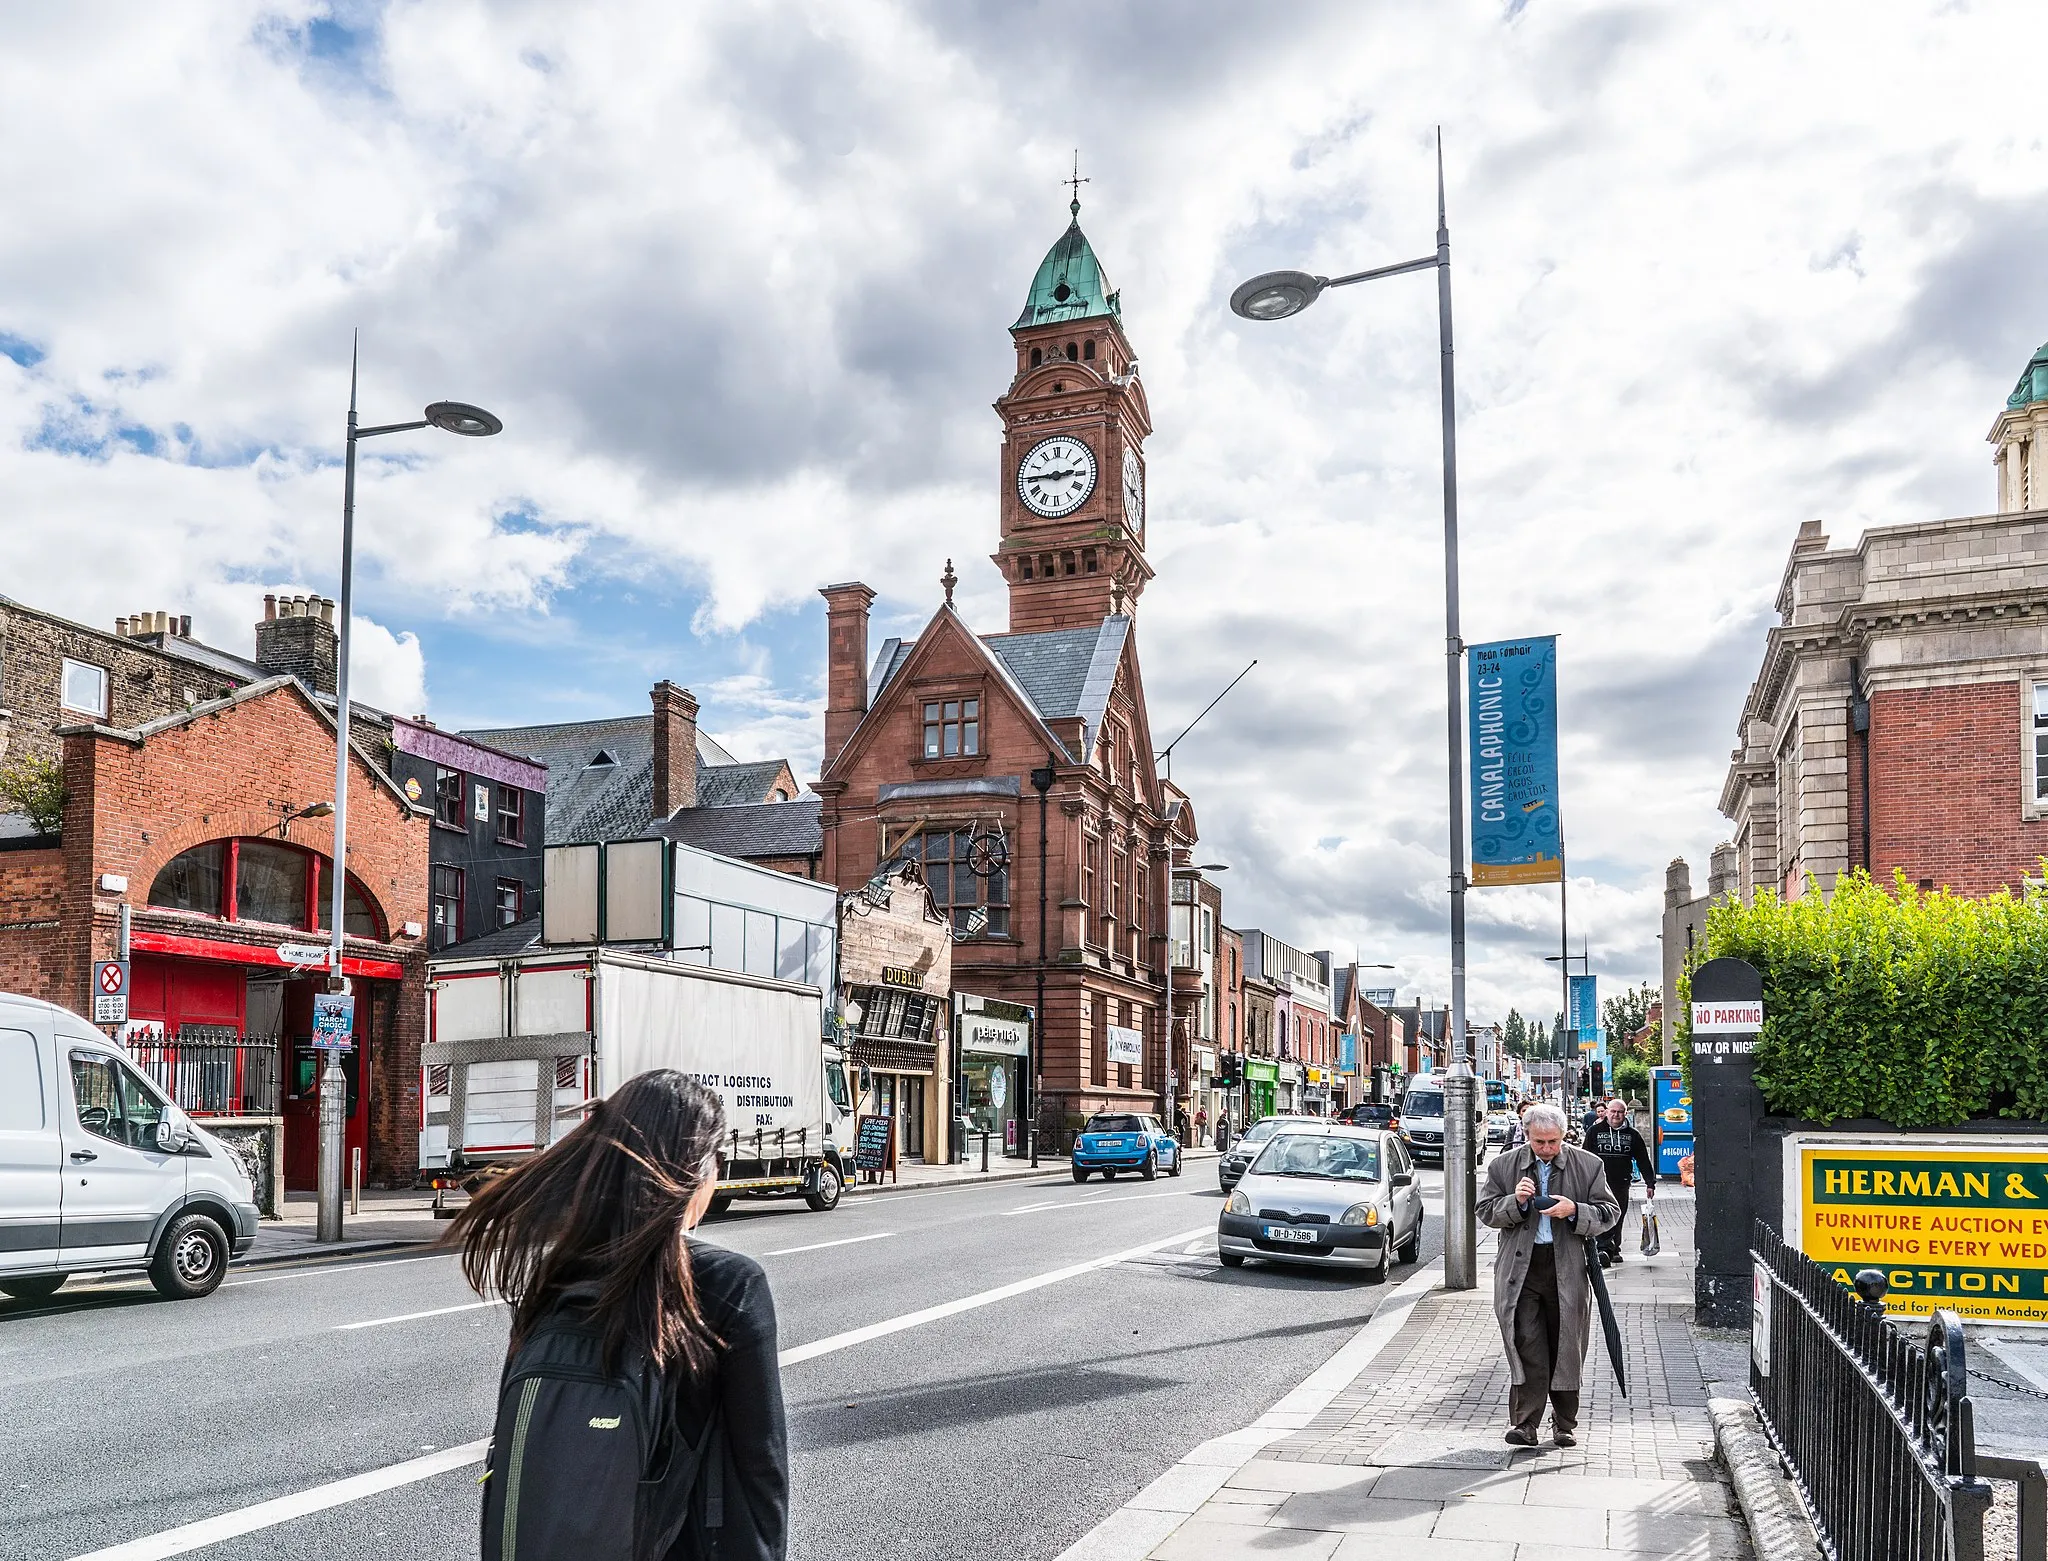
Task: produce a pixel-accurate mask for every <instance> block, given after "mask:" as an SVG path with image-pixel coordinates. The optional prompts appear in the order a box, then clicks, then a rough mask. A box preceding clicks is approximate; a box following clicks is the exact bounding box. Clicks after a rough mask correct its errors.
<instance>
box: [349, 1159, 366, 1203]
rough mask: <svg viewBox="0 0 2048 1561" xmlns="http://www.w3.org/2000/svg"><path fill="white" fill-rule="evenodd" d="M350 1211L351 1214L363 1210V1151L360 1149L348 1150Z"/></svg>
mask: <svg viewBox="0 0 2048 1561" xmlns="http://www.w3.org/2000/svg"><path fill="white" fill-rule="evenodd" d="M348 1212H349V1213H350V1214H351V1215H356V1214H360V1213H362V1212H363V1152H362V1150H360V1149H351V1150H350V1151H349V1152H348Z"/></svg>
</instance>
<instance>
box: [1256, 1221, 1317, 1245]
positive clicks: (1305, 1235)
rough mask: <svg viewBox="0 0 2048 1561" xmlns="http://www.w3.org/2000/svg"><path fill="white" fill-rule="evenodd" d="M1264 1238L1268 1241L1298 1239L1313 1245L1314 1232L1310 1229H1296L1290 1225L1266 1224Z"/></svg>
mask: <svg viewBox="0 0 2048 1561" xmlns="http://www.w3.org/2000/svg"><path fill="white" fill-rule="evenodd" d="M1266 1239H1267V1240H1268V1241H1299V1242H1303V1243H1306V1244H1309V1245H1313V1244H1314V1243H1315V1239H1316V1233H1315V1232H1314V1231H1312V1230H1296V1229H1295V1228H1294V1227H1293V1226H1292V1225H1268V1226H1267V1227H1266Z"/></svg>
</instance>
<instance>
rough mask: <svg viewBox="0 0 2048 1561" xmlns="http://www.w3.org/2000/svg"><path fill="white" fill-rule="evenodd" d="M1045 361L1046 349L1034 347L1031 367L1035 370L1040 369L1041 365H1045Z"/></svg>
mask: <svg viewBox="0 0 2048 1561" xmlns="http://www.w3.org/2000/svg"><path fill="white" fill-rule="evenodd" d="M1044 361H1045V349H1044V348H1042V347H1033V348H1032V349H1031V366H1032V367H1033V368H1034V369H1035V368H1037V367H1038V365H1039V364H1041V363H1043V362H1044Z"/></svg>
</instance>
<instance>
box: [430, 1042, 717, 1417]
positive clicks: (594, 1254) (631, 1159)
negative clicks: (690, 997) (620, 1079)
mask: <svg viewBox="0 0 2048 1561" xmlns="http://www.w3.org/2000/svg"><path fill="white" fill-rule="evenodd" d="M724 1133H725V1107H724V1105H723V1104H722V1103H721V1102H720V1101H719V1098H718V1096H716V1095H715V1094H713V1093H712V1092H711V1091H710V1090H708V1089H706V1088H704V1086H703V1085H701V1084H698V1083H696V1082H695V1081H694V1080H692V1079H689V1078H686V1077H685V1076H684V1075H682V1074H680V1073H677V1072H675V1071H674V1070H673V1069H668V1068H662V1069H658V1070H656V1071H654V1072H652V1073H642V1074H640V1075H639V1076H638V1077H636V1078H632V1079H628V1080H627V1081H626V1083H625V1084H624V1085H622V1086H621V1087H620V1088H619V1090H618V1091H617V1092H616V1093H614V1094H613V1095H611V1096H609V1097H608V1098H607V1099H604V1100H601V1101H599V1102H598V1104H597V1106H596V1108H595V1109H594V1110H593V1111H592V1112H591V1113H590V1117H589V1119H588V1120H587V1121H585V1122H584V1123H583V1124H582V1125H581V1126H580V1127H578V1128H576V1129H575V1130H574V1131H572V1132H570V1133H569V1134H568V1135H567V1136H566V1137H564V1138H563V1139H562V1141H561V1142H560V1143H558V1144H556V1145H554V1146H553V1147H552V1148H550V1149H548V1150H546V1151H544V1152H543V1153H541V1154H539V1155H536V1156H535V1157H534V1158H533V1159H532V1160H529V1161H528V1162H527V1163H526V1164H524V1165H522V1166H520V1167H519V1168H518V1169H517V1170H515V1171H512V1172H511V1173H510V1174H508V1175H506V1176H502V1177H500V1178H499V1179H498V1180H496V1181H495V1182H493V1183H491V1184H490V1185H489V1186H487V1187H485V1188H482V1189H481V1190H479V1191H478V1192H477V1193H476V1194H475V1196H473V1197H472V1198H471V1199H470V1201H469V1205H468V1207H466V1208H464V1209H463V1210H462V1211H461V1212H460V1213H458V1214H457V1215H456V1216H455V1221H454V1223H453V1224H452V1225H451V1226H450V1227H449V1228H448V1233H447V1235H446V1236H444V1237H443V1238H442V1243H441V1244H442V1245H444V1246H460V1247H461V1248H462V1273H463V1277H464V1278H466V1279H467V1280H468V1281H469V1282H470V1284H471V1286H472V1287H474V1288H475V1290H476V1291H477V1293H478V1294H480V1295H481V1294H486V1293H489V1292H495V1293H497V1294H498V1295H501V1296H503V1297H504V1298H505V1299H506V1300H507V1301H509V1302H511V1304H512V1347H513V1348H514V1349H517V1348H518V1347H519V1343H520V1341H521V1340H522V1339H524V1338H525V1337H526V1335H527V1334H528V1333H529V1332H531V1331H532V1329H533V1327H534V1325H535V1324H536V1323H538V1322H539V1321H540V1320H541V1318H543V1317H544V1316H546V1315H547V1314H548V1312H550V1311H551V1310H553V1309H554V1308H555V1306H556V1305H557V1304H558V1303H560V1302H561V1300H562V1299H563V1296H564V1293H565V1292H566V1291H567V1290H568V1289H569V1288H570V1287H571V1286H577V1287H579V1288H580V1287H586V1286H588V1287H594V1289H595V1296H594V1299H593V1302H592V1305H591V1312H592V1315H593V1317H594V1318H595V1319H596V1320H597V1321H599V1322H600V1323H601V1324H602V1326H603V1333H604V1356H605V1362H606V1369H607V1370H613V1369H616V1368H617V1365H618V1362H619V1360H620V1359H621V1357H622V1356H623V1355H624V1354H625V1353H626V1352H627V1350H628V1349H629V1348H631V1349H637V1350H639V1351H642V1352H644V1353H645V1355H646V1356H647V1357H648V1359H649V1360H650V1361H651V1362H652V1363H653V1364H654V1366H655V1367H656V1368H658V1369H660V1370H664V1371H666V1370H668V1369H670V1368H673V1367H681V1368H682V1369H683V1370H684V1371H685V1372H687V1373H688V1374H689V1375H691V1376H693V1377H694V1376H697V1375H700V1374H701V1373H702V1372H703V1371H704V1370H705V1369H706V1368H707V1367H709V1366H710V1365H711V1363H712V1360H713V1352H714V1351H715V1350H716V1349H717V1348H718V1346H719V1340H718V1339H717V1338H716V1336H715V1335H713V1333H712V1332H711V1329H710V1328H709V1327H708V1326H707V1325H706V1323H705V1321H704V1314H703V1312H702V1311H701V1310H700V1309H699V1307H698V1304H697V1286H696V1281H695V1280H694V1278H693V1277H692V1275H691V1272H690V1252H689V1247H688V1245H687V1243H686V1242H685V1241H684V1239H683V1230H684V1224H683V1220H684V1214H685V1211H686V1210H687V1209H688V1208H689V1204H690V1200H691V1198H693V1197H694V1196H695V1195H696V1193H697V1190H698V1188H699V1187H700V1186H702V1185H703V1181H704V1178H705V1177H706V1176H707V1175H712V1174H715V1167H714V1164H713V1157H714V1156H715V1155H716V1153H717V1150H718V1143H719V1140H720V1139H721V1138H722V1137H723V1136H724Z"/></svg>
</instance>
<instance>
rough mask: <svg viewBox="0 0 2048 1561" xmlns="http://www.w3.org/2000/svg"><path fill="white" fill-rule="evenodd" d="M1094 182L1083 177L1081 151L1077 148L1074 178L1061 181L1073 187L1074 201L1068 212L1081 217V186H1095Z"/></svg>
mask: <svg viewBox="0 0 2048 1561" xmlns="http://www.w3.org/2000/svg"><path fill="white" fill-rule="evenodd" d="M1094 182H1095V181H1094V180H1093V179H1084V178H1082V177H1081V149H1080V148H1079V147H1078V146H1077V147H1075V148H1074V173H1073V177H1071V178H1068V179H1062V180H1060V183H1062V184H1065V185H1071V186H1072V187H1073V191H1074V200H1073V204H1071V205H1070V206H1068V207H1067V210H1068V211H1070V212H1072V213H1073V214H1074V215H1075V216H1077V217H1078V216H1080V215H1081V186H1082V185H1084V184H1093V183H1094Z"/></svg>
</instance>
